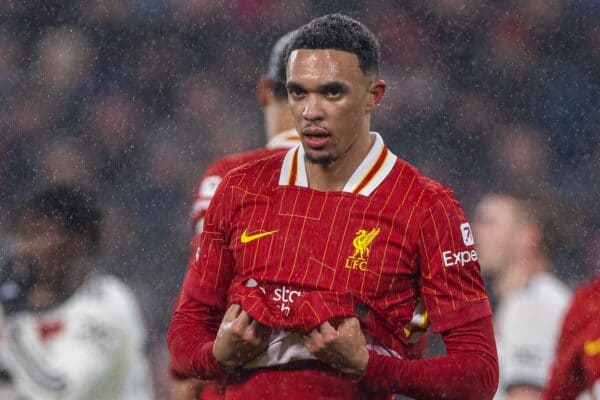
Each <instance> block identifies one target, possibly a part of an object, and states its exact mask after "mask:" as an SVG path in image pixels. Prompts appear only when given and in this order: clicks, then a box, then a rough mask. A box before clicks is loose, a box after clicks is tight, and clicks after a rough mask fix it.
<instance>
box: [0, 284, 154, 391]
mask: <svg viewBox="0 0 600 400" xmlns="http://www.w3.org/2000/svg"><path fill="white" fill-rule="evenodd" d="M2 325H3V326H2V334H1V337H0V355H1V361H2V366H3V367H4V368H5V369H6V370H8V373H9V375H10V376H11V378H12V381H13V384H14V390H15V391H16V393H17V396H18V398H19V399H28V400H53V399H61V400H76V399H77V400H79V399H85V400H109V399H110V400H148V399H151V398H152V383H151V380H150V374H149V368H148V362H147V360H146V357H145V354H144V343H145V340H146V330H145V326H144V323H143V319H142V316H141V312H140V309H139V307H138V304H137V301H136V299H135V296H134V294H133V292H132V291H131V289H129V288H128V287H127V286H126V285H125V284H124V283H122V282H121V281H119V280H118V279H117V278H115V277H112V276H108V275H97V276H92V277H90V278H89V279H88V280H87V281H86V282H85V283H84V284H83V285H82V286H81V287H80V288H79V289H77V291H76V292H75V293H74V294H73V295H72V296H71V297H70V298H68V299H67V300H66V301H65V302H64V303H62V304H60V305H58V306H56V307H55V308H52V309H50V310H48V311H44V312H40V313H30V312H20V313H16V314H13V315H10V316H9V317H7V318H6V319H5V321H4V323H3V324H2Z"/></svg>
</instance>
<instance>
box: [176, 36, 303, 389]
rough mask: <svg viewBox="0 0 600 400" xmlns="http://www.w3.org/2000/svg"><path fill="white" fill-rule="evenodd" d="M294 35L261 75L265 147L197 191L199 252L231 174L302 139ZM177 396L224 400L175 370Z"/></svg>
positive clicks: (222, 164)
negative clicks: (295, 97) (289, 78)
mask: <svg viewBox="0 0 600 400" xmlns="http://www.w3.org/2000/svg"><path fill="white" fill-rule="evenodd" d="M291 35H292V32H289V33H287V34H286V35H284V36H282V37H281V38H280V39H279V40H278V41H277V42H276V43H275V45H274V46H273V49H272V51H271V56H270V57H269V65H268V68H267V73H266V74H265V75H263V76H261V78H260V80H259V81H258V87H257V100H258V104H259V106H260V108H261V110H262V111H263V115H264V126H265V131H266V136H267V145H266V147H265V148H262V149H257V150H253V151H248V152H244V153H237V154H232V155H229V156H227V157H223V158H221V159H219V160H217V161H215V162H214V163H213V164H211V165H210V166H209V167H208V168H207V170H206V172H205V173H204V175H203V176H202V178H201V179H200V184H199V185H198V188H197V190H196V197H195V200H194V205H193V209H192V215H191V217H192V224H193V227H194V237H193V239H192V247H191V248H192V249H193V252H195V251H196V250H197V249H198V246H199V245H200V234H201V233H202V227H203V224H204V217H205V215H206V210H207V208H208V205H209V203H210V201H211V199H212V197H213V196H214V193H215V190H216V189H217V186H218V185H219V183H220V182H221V180H222V179H223V177H224V176H225V174H226V173H227V172H229V171H230V170H232V169H233V168H236V167H238V166H241V165H242V164H245V163H247V162H250V161H254V160H257V159H259V158H263V157H267V156H269V155H272V154H275V153H276V152H280V151H285V150H287V149H289V148H290V147H294V146H297V145H298V144H299V143H300V138H299V136H298V133H297V132H296V128H295V127H294V120H293V118H292V114H291V113H290V107H289V105H288V101H287V89H286V87H285V62H284V56H285V48H286V46H287V43H288V42H289V39H290V37H291ZM192 256H195V254H192ZM172 376H173V377H174V381H173V397H174V399H175V400H196V399H198V398H201V399H218V398H222V394H221V393H219V387H218V386H217V385H215V384H212V383H211V384H208V383H207V382H204V381H200V380H197V379H194V378H187V377H185V376H182V375H178V374H177V373H175V372H174V371H172Z"/></svg>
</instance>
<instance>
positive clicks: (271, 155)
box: [223, 149, 287, 187]
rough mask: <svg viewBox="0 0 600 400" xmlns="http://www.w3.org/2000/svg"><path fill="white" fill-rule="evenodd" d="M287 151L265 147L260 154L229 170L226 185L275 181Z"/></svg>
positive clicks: (261, 184) (264, 183) (249, 184)
mask: <svg viewBox="0 0 600 400" xmlns="http://www.w3.org/2000/svg"><path fill="white" fill-rule="evenodd" d="M286 154H287V152H286V151H281V150H270V149H265V151H264V152H262V153H260V156H258V153H257V156H256V157H255V158H252V159H249V160H248V161H247V162H245V163H242V164H241V165H238V166H236V167H235V168H233V169H231V170H229V171H228V172H227V174H226V175H225V177H224V178H223V181H224V182H225V184H224V186H228V185H232V184H233V185H239V186H246V187H249V186H257V185H258V186H263V185H269V184H270V183H272V182H274V181H275V180H274V177H275V176H279V175H278V173H279V171H281V167H282V163H283V159H284V157H285V155H286Z"/></svg>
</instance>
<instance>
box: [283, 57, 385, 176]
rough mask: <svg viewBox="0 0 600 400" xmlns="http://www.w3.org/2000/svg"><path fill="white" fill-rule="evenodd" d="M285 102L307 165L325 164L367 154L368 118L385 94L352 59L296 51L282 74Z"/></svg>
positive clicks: (355, 59)
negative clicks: (288, 107) (290, 113)
mask: <svg viewBox="0 0 600 400" xmlns="http://www.w3.org/2000/svg"><path fill="white" fill-rule="evenodd" d="M287 88H288V100H289V103H290V107H291V110H292V114H293V117H294V121H295V124H296V129H297V130H298V132H299V133H300V138H301V140H302V144H303V146H304V150H305V154H306V158H307V161H309V162H312V163H318V164H324V165H327V164H330V163H331V162H333V161H335V160H337V159H339V158H340V157H341V156H343V155H348V156H351V155H352V154H362V152H364V150H365V147H366V148H367V149H368V146H369V143H370V138H369V114H370V111H371V109H372V108H373V107H374V106H375V104H377V103H378V102H379V100H380V99H381V97H382V96H383V93H384V91H385V84H384V83H383V81H378V80H375V79H374V78H373V77H370V76H368V75H365V74H364V73H363V72H362V71H361V69H360V67H359V64H358V57H357V56H356V55H355V54H352V53H348V52H346V51H341V50H307V49H301V50H295V51H293V52H292V53H291V54H290V59H289V62H288V69H287Z"/></svg>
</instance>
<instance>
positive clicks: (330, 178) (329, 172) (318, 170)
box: [305, 133, 375, 192]
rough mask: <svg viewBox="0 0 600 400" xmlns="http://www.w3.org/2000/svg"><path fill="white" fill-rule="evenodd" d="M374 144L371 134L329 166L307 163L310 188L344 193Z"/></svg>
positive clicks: (358, 141)
mask: <svg viewBox="0 0 600 400" xmlns="http://www.w3.org/2000/svg"><path fill="white" fill-rule="evenodd" d="M374 142H375V137H374V136H373V135H371V134H370V133H369V134H366V135H362V136H361V137H360V139H359V140H357V141H356V142H354V144H353V145H352V146H350V148H349V149H348V150H347V151H346V152H345V153H344V154H342V155H341V156H340V157H338V159H336V160H335V161H333V162H331V163H329V164H318V163H312V162H307V163H305V165H306V175H307V177H308V185H309V187H310V188H311V189H315V190H321V191H324V192H332V191H342V190H343V189H344V186H346V183H347V182H348V180H349V179H350V177H351V176H352V174H353V173H354V171H356V169H357V168H358V166H359V165H360V163H361V162H362V161H363V160H364V158H365V157H366V156H367V154H368V153H369V151H370V150H371V147H372V146H373V143H374Z"/></svg>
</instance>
